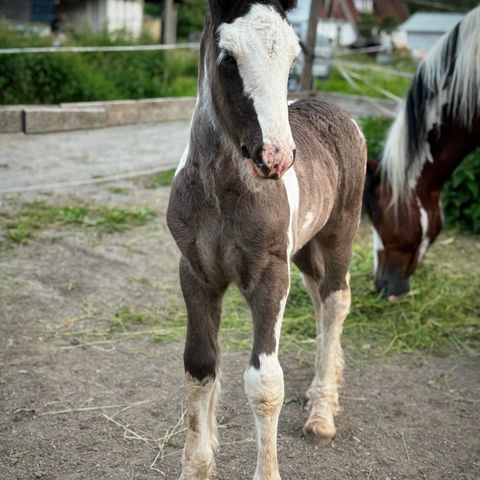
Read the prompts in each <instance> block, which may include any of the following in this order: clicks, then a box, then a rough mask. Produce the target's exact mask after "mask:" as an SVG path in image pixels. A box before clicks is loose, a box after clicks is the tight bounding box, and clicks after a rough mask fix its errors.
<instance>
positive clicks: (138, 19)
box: [0, 0, 144, 37]
mask: <svg viewBox="0 0 480 480" xmlns="http://www.w3.org/2000/svg"><path fill="white" fill-rule="evenodd" d="M143 3H144V2H143V0H0V17H4V18H6V19H7V20H10V21H12V22H18V23H27V22H38V23H44V24H48V25H53V24H55V25H58V24H61V25H62V26H67V25H68V26H69V27H72V28H74V29H82V28H85V27H87V28H89V29H90V30H92V31H93V32H99V31H101V30H103V29H106V30H107V31H108V32H112V33H113V32H115V31H118V30H123V31H125V32H127V33H129V34H131V35H132V36H133V37H138V36H140V33H141V31H142V25H143Z"/></svg>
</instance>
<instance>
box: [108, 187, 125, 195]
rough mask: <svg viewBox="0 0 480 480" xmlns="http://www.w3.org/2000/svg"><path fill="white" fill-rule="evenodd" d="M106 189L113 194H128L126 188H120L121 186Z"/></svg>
mask: <svg viewBox="0 0 480 480" xmlns="http://www.w3.org/2000/svg"><path fill="white" fill-rule="evenodd" d="M108 191H109V192H110V193H114V194H115V195H128V193H129V190H128V188H122V187H110V188H109V189H108Z"/></svg>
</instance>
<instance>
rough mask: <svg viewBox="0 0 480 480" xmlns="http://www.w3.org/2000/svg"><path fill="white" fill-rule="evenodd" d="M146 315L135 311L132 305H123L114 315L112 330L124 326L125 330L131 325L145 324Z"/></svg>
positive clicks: (111, 323) (111, 324)
mask: <svg viewBox="0 0 480 480" xmlns="http://www.w3.org/2000/svg"><path fill="white" fill-rule="evenodd" d="M145 322H146V317H145V315H144V314H142V313H138V312H134V311H132V310H131V309H130V307H127V306H122V307H120V308H119V309H118V310H117V311H116V312H115V313H114V315H113V318H112V319H111V321H110V328H111V330H115V329H117V328H122V329H123V330H125V329H126V328H128V327H129V326H130V325H138V324H142V325H143V324H145Z"/></svg>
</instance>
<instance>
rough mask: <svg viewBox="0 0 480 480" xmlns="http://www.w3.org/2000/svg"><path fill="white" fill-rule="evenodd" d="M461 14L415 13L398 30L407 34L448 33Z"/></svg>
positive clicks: (460, 18) (459, 19) (458, 20)
mask: <svg viewBox="0 0 480 480" xmlns="http://www.w3.org/2000/svg"><path fill="white" fill-rule="evenodd" d="M464 16H465V15H464V14H463V13H421V12H420V13H415V14H413V15H412V16H411V17H410V18H409V19H408V20H407V21H406V22H404V23H402V24H401V25H400V26H399V27H398V28H399V30H405V31H407V32H425V33H428V32H432V33H433V32H449V31H450V30H452V28H453V27H455V25H456V24H457V23H458V22H460V21H461V20H462V19H463V17H464Z"/></svg>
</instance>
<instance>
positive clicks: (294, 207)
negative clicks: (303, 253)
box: [282, 165, 300, 276]
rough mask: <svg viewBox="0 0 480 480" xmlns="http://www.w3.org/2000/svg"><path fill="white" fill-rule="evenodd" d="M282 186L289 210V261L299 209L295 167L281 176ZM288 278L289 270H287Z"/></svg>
mask: <svg viewBox="0 0 480 480" xmlns="http://www.w3.org/2000/svg"><path fill="white" fill-rule="evenodd" d="M282 180H283V184H284V185H285V190H286V192H287V200H288V206H289V208H290V218H289V222H288V245H287V254H288V259H290V257H291V255H292V253H293V251H294V248H295V236H296V230H297V218H298V210H299V208H300V187H299V185H298V178H297V174H296V172H295V166H294V165H292V166H291V167H290V168H289V169H288V170H287V171H286V172H285V175H284V176H283V179H282ZM288 273H289V276H290V270H289V272H288Z"/></svg>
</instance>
